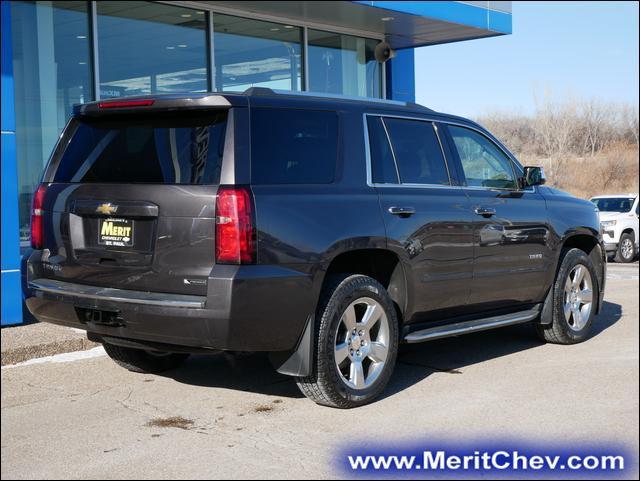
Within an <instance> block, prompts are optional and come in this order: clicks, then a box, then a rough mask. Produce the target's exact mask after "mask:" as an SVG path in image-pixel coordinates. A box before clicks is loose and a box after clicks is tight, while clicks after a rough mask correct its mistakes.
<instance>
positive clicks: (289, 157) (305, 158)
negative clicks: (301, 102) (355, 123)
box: [251, 108, 338, 184]
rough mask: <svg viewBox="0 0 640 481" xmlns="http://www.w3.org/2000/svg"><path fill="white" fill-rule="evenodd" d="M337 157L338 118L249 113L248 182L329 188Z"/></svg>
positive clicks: (284, 111)
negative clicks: (249, 170) (249, 148)
mask: <svg viewBox="0 0 640 481" xmlns="http://www.w3.org/2000/svg"><path fill="white" fill-rule="evenodd" d="M337 154H338V114H337V113H336V112H331V111H320V110H295V109H275V108H254V109H252V110H251V182H252V183H254V184H330V183H332V182H333V181H334V179H335V174H336V163H337Z"/></svg>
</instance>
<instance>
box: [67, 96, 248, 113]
mask: <svg viewBox="0 0 640 481" xmlns="http://www.w3.org/2000/svg"><path fill="white" fill-rule="evenodd" d="M247 105H248V101H247V99H246V97H243V96H240V95H233V96H230V95H222V94H195V95H189V96H187V95H149V96H145V97H119V98H115V99H108V100H100V101H97V102H90V103H86V104H77V105H74V106H73V115H74V116H76V117H77V116H102V115H110V114H123V113H143V112H167V111H172V110H206V109H221V108H222V109H227V108H230V107H232V106H238V107H241V106H243V107H246V106H247Z"/></svg>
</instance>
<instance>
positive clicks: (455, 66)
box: [416, 1, 639, 117]
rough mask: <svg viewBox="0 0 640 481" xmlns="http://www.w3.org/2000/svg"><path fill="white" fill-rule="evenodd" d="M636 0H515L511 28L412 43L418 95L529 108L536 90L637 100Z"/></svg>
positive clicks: (425, 100) (471, 113)
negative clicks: (486, 35)
mask: <svg viewBox="0 0 640 481" xmlns="http://www.w3.org/2000/svg"><path fill="white" fill-rule="evenodd" d="M638 88H639V87H638V3H637V2H518V1H515V2H513V33H512V34H511V35H504V36H500V37H494V38H487V39H478V40H470V41H466V42H458V43H451V44H445V45H434V46H429V47H422V48H419V49H417V50H416V101H417V102H418V103H419V104H422V105H425V106H427V107H430V108H433V109H435V110H439V111H444V112H448V113H452V114H457V115H463V116H467V117H476V116H480V115H483V114H487V113H491V112H512V113H517V114H525V115H526V114H529V113H531V112H533V111H534V109H535V100H534V97H535V95H538V96H539V97H540V96H543V95H544V94H545V92H547V93H550V94H551V95H553V97H555V98H558V99H560V98H567V97H571V98H577V99H580V98H598V99H601V100H605V101H614V102H625V103H632V104H636V105H637V104H638Z"/></svg>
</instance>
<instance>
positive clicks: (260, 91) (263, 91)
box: [243, 87, 433, 112]
mask: <svg viewBox="0 0 640 481" xmlns="http://www.w3.org/2000/svg"><path fill="white" fill-rule="evenodd" d="M243 93H244V94H245V95H252V96H255V95H265V96H273V95H290V96H298V97H316V98H325V99H335V100H355V101H358V102H375V103H382V104H388V105H399V106H402V107H411V108H415V109H420V110H426V111H428V112H433V110H431V109H429V108H427V107H425V106H423V105H419V104H417V103H415V102H403V101H400V100H388V99H379V98H374V97H356V96H353V95H340V94H327V93H322V92H299V91H293V90H277V89H275V90H274V89H270V88H267V87H251V88H248V89H247V90H245V91H244V92H243Z"/></svg>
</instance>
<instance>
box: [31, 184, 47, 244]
mask: <svg viewBox="0 0 640 481" xmlns="http://www.w3.org/2000/svg"><path fill="white" fill-rule="evenodd" d="M46 191H47V186H46V185H45V184H40V185H39V186H38V189H37V190H36V192H35V194H33V202H32V204H31V247H33V248H34V249H42V246H43V244H44V225H43V220H42V215H43V209H44V194H45V192H46Z"/></svg>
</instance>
